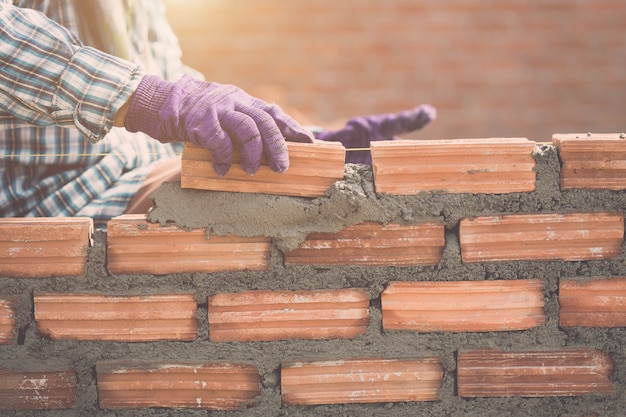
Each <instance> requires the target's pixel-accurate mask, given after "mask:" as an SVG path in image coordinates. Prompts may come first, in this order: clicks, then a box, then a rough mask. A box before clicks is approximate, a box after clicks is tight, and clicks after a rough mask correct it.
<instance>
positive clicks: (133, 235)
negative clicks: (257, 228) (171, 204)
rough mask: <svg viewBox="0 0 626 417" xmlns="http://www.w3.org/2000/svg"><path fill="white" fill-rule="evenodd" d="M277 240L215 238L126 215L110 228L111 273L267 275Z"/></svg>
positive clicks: (109, 267)
mask: <svg viewBox="0 0 626 417" xmlns="http://www.w3.org/2000/svg"><path fill="white" fill-rule="evenodd" d="M270 245H271V239H270V238H267V237H263V236H261V237H239V236H234V235H228V236H211V238H210V239H207V237H206V231H205V230H204V229H193V230H187V229H183V228H179V227H176V226H160V225H158V224H156V223H150V222H148V221H147V220H146V218H145V216H144V215H124V216H120V217H116V218H114V219H112V220H110V221H109V223H108V225H107V254H108V256H107V267H108V270H109V272H111V273H113V274H142V273H143V274H155V275H160V274H170V273H191V272H222V271H240V270H265V269H267V268H268V267H269V257H270Z"/></svg>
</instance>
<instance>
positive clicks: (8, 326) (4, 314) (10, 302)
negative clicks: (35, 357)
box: [0, 298, 17, 345]
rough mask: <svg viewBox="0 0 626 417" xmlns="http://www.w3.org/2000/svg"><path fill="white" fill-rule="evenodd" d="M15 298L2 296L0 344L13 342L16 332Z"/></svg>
mask: <svg viewBox="0 0 626 417" xmlns="http://www.w3.org/2000/svg"><path fill="white" fill-rule="evenodd" d="M16 315H17V311H16V308H15V300H14V299H13V298H0V345H3V344H4V345H8V344H11V343H13V341H14V339H15V333H16V330H17V329H16V326H17V323H16Z"/></svg>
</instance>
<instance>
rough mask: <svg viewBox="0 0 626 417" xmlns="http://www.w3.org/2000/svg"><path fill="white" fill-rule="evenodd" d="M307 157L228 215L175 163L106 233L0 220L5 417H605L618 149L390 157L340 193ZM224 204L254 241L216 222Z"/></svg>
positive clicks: (611, 366) (620, 368) (620, 249)
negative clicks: (170, 178)
mask: <svg viewBox="0 0 626 417" xmlns="http://www.w3.org/2000/svg"><path fill="white" fill-rule="evenodd" d="M318 145H320V144H313V145H303V146H311V147H312V148H310V149H309V150H308V152H303V153H302V155H300V154H299V153H298V149H297V148H293V149H290V151H292V150H293V153H292V155H293V158H292V167H291V168H290V171H288V172H287V173H286V174H289V175H292V177H289V181H287V184H282V183H276V182H272V181H275V178H274V177H273V176H272V174H271V173H269V172H267V170H265V171H264V170H263V168H262V170H260V171H259V176H258V177H257V181H258V183H254V182H253V181H245V177H244V179H241V178H239V177H238V175H239V173H238V172H237V170H236V167H234V170H233V172H231V173H229V174H228V175H227V176H226V177H224V178H222V180H223V181H230V183H229V184H230V185H229V186H230V187H237V192H234V193H231V192H227V191H222V190H219V189H218V188H219V187H220V179H219V178H218V179H216V178H212V177H211V173H210V170H203V168H202V163H203V161H202V158H200V157H199V156H198V152H197V150H195V149H193V148H188V149H186V151H185V152H186V153H185V154H183V180H182V181H181V183H180V184H164V186H163V187H162V188H161V189H160V190H159V191H158V192H157V194H156V195H155V205H156V207H155V208H154V210H153V211H152V212H151V213H150V214H149V215H148V216H147V218H146V216H122V217H120V218H116V219H113V220H111V222H110V223H109V225H108V227H107V229H106V230H96V231H94V230H93V227H92V223H91V219H86V218H56V219H2V220H0V374H1V377H0V410H1V411H0V414H1V415H3V416H4V415H6V416H39V415H41V416H50V415H54V416H84V415H91V416H107V417H108V416H114V415H115V416H169V415H183V416H207V415H211V416H213V415H219V416H224V417H230V416H335V415H345V416H406V415H429V416H450V415H464V416H498V415H511V416H526V415H534V416H562V417H565V416H578V417H583V416H615V415H620V413H623V405H624V404H625V403H626V393H625V390H624V387H625V386H626V354H625V350H624V345H625V343H626V331H625V329H626V314H625V313H626V301H625V300H626V264H625V263H624V260H625V255H626V251H625V246H624V207H626V195H625V194H624V191H623V190H624V189H626V179H625V178H626V177H625V176H624V175H623V166H624V164H625V163H626V140H625V139H624V138H623V135H620V134H607V135H588V134H573V135H555V137H554V140H553V142H552V143H549V144H539V143H535V142H533V141H529V140H526V139H523V138H522V139H520V138H501V139H483V140H474V141H467V140H449V141H434V142H433V141H424V142H421V141H393V142H388V143H381V144H380V145H376V146H373V149H372V154H373V168H372V169H370V168H368V167H364V166H350V165H349V166H346V167H345V171H344V172H343V173H342V174H341V175H339V177H338V178H334V179H333V178H332V176H333V175H336V169H335V168H336V167H337V166H340V167H342V168H341V169H342V170H343V162H342V158H334V157H332V156H329V154H333V152H335V150H336V149H328V148H326V147H323V149H317V146H318ZM320 146H321V145H320ZM338 151H339V152H340V153H339V155H340V156H342V155H343V154H342V153H341V152H343V150H342V149H340V150H338ZM403 158H404V159H403ZM405 159H408V160H411V161H413V162H414V163H413V164H407V163H406V160H405ZM187 164H192V165H187ZM189 166H193V167H194V168H193V170H189V171H188V174H189V175H187V178H186V174H185V172H187V171H186V168H189ZM314 168H315V169H319V170H320V171H323V172H326V173H335V174H329V175H328V176H329V178H330V179H326V180H324V181H327V183H326V185H320V186H319V188H318V189H315V187H314V185H316V182H315V181H313V180H311V178H310V177H311V175H310V170H312V169H314ZM290 172H291V173H290ZM307 173H309V174H307ZM429 173H431V174H432V173H436V175H429ZM192 174H193V175H192ZM276 175H283V174H276ZM320 177H321V176H320ZM279 178H285V177H279ZM270 183H271V184H273V185H271V186H269V185H268V184H270ZM289 184H291V185H294V184H295V185H298V184H300V187H293V188H290V187H289V186H288V185H289ZM328 184H330V185H328ZM307 185H308V186H307ZM357 185H358V187H357ZM263 187H268V189H270V190H275V191H274V192H275V193H274V194H271V193H270V192H268V193H264V194H262V195H263V196H265V197H263V198H260V197H261V195H259V194H257V193H255V192H254V190H255V189H257V190H258V189H263ZM281 187H285V190H286V191H280V190H283V188H281ZM276 190H279V191H276ZM242 196H243V198H242V201H244V200H245V201H247V202H250V201H252V202H253V205H254V206H255V207H254V209H255V210H254V211H256V212H258V213H260V215H261V217H265V219H266V222H267V226H265V227H266V229H263V227H264V226H263V225H257V226H258V227H260V229H258V230H263V231H264V232H265V233H264V234H260V235H259V236H251V235H252V234H254V233H247V235H245V236H243V235H237V234H236V233H232V231H237V230H239V229H237V227H236V226H232V230H231V229H229V227H227V226H228V225H223V224H217V223H215V222H216V220H215V219H216V218H217V217H214V216H213V214H214V215H215V216H218V215H222V214H223V215H226V214H232V213H230V212H237V211H238V207H236V205H231V206H228V207H222V211H223V212H229V213H217V211H218V210H219V206H220V205H222V204H223V202H224V201H238V200H236V198H238V197H242ZM222 198H224V199H226V200H222ZM336 202H337V203H336ZM335 203H336V204H335ZM344 203H345V204H346V206H345V207H343V206H342V204H344ZM272 204H274V205H275V206H272ZM279 204H286V205H288V206H289V207H291V208H292V211H299V212H300V213H304V215H306V216H308V219H309V222H308V224H309V225H312V226H311V228H313V229H320V230H317V231H311V230H308V229H307V228H306V227H305V226H306V225H305V224H304V223H307V222H306V221H302V219H300V220H298V223H300V224H299V225H298V226H299V227H301V228H302V229H301V230H300V231H304V232H306V233H304V232H302V233H303V235H302V236H300V235H299V234H298V235H297V236H295V238H294V236H287V237H286V236H285V235H283V234H282V233H283V231H277V230H278V229H279V228H280V226H281V224H280V223H281V221H282V222H283V223H286V222H288V221H291V219H293V218H294V217H293V213H291V212H287V211H283V210H281V211H276V212H273V211H272V210H274V209H275V207H276V205H279ZM242 205H243V203H242ZM190 212H191V213H192V214H193V215H190ZM248 214H249V213H248ZM248 214H246V215H248ZM250 215H252V214H250ZM279 215H280V216H283V217H280V216H279ZM243 221H244V220H242V222H243ZM203 222H204V223H203ZM253 222H255V223H258V221H257V220H254V221H253ZM342 222H343V223H344V224H343V226H342V227H341V228H340V230H326V229H324V227H323V226H324V225H329V224H332V225H335V224H341V223H342ZM294 227H295V226H294ZM333 227H334V226H333ZM208 229H210V230H208ZM241 230H243V229H241ZM254 230H257V229H254ZM272 231H274V232H275V233H272ZM242 234H243V233H242Z"/></svg>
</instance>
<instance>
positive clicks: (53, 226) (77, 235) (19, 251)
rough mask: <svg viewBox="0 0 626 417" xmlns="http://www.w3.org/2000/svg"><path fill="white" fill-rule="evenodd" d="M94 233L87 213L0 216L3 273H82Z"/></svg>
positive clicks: (39, 275)
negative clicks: (15, 216)
mask: <svg viewBox="0 0 626 417" xmlns="http://www.w3.org/2000/svg"><path fill="white" fill-rule="evenodd" d="M92 233H93V220H92V219H91V218H86V217H67V218H66V217H58V218H57V217H55V218H47V217H45V218H28V219H26V218H5V219H0V276H6V277H16V278H44V277H55V276H77V275H82V274H83V273H84V272H85V267H86V265H87V252H88V248H89V246H90V245H91V234H92Z"/></svg>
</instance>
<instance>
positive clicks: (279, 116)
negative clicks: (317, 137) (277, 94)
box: [264, 104, 313, 143]
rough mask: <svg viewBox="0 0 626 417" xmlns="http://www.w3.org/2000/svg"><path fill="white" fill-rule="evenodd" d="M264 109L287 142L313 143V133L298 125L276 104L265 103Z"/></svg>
mask: <svg viewBox="0 0 626 417" xmlns="http://www.w3.org/2000/svg"><path fill="white" fill-rule="evenodd" d="M264 111H265V112H266V113H267V114H269V116H270V117H271V118H272V119H274V122H275V123H276V126H278V129H279V130H280V132H281V133H282V135H283V137H284V138H285V139H286V140H288V141H289V142H300V143H313V133H311V132H310V131H309V130H307V129H305V128H303V127H302V126H300V124H299V123H298V122H296V121H295V120H294V119H293V118H291V117H290V116H288V115H287V114H286V113H285V112H283V111H282V109H281V108H280V107H279V106H278V105H276V104H265V106H264Z"/></svg>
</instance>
